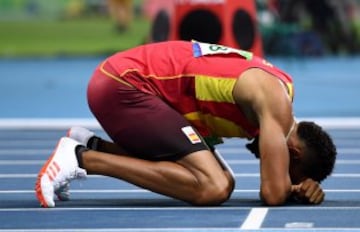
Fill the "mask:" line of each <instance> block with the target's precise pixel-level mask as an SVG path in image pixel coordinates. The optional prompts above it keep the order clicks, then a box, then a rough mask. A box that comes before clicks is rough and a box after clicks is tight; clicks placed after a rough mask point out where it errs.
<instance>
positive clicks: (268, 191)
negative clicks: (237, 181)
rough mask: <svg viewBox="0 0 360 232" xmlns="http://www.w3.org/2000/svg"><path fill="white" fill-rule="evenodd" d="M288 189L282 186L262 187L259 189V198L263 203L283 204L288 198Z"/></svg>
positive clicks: (271, 204)
mask: <svg viewBox="0 0 360 232" xmlns="http://www.w3.org/2000/svg"><path fill="white" fill-rule="evenodd" d="M288 195H289V194H288V191H287V190H286V189H284V188H277V189H275V188H269V187H262V188H261V191H260V198H261V200H262V201H263V203H264V204H265V205H268V206H280V205H283V204H284V203H285V202H286V200H287V198H288Z"/></svg>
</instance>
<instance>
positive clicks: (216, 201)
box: [191, 179, 234, 206]
mask: <svg viewBox="0 0 360 232" xmlns="http://www.w3.org/2000/svg"><path fill="white" fill-rule="evenodd" d="M233 189H234V188H233V183H232V182H231V181H230V180H229V179H225V180H224V181H219V182H215V183H204V184H203V186H202V187H201V188H200V189H198V191H197V193H196V194H195V197H194V198H193V200H192V202H191V203H192V204H193V205H198V206H206V205H221V204H222V203H224V202H225V201H227V200H228V199H229V198H230V196H231V193H232V191H233Z"/></svg>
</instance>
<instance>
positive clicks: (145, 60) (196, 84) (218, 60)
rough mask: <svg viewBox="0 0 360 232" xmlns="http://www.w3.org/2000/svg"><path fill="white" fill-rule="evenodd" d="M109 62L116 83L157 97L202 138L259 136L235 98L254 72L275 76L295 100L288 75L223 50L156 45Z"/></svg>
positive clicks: (249, 56) (210, 46)
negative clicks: (240, 80)
mask: <svg viewBox="0 0 360 232" xmlns="http://www.w3.org/2000/svg"><path fill="white" fill-rule="evenodd" d="M106 62H107V63H108V65H111V66H112V68H113V69H114V70H115V71H116V72H117V74H118V75H117V76H116V77H113V78H114V79H116V80H118V81H120V82H124V83H127V84H130V85H132V86H134V87H136V88H137V89H139V90H140V91H143V92H146V93H149V94H153V95H156V96H159V97H160V98H162V99H163V100H164V101H166V102H167V103H168V104H169V105H170V106H171V107H173V108H174V109H175V110H177V111H178V112H179V113H181V114H183V115H184V117H185V118H186V119H187V120H189V121H190V122H191V123H192V125H193V126H194V127H195V128H196V129H197V130H198V131H199V133H200V134H201V135H202V136H204V137H246V138H252V137H254V136H256V135H257V134H258V130H259V128H258V127H257V126H255V125H252V124H251V123H250V122H249V120H247V119H246V117H245V115H244V114H243V112H242V111H241V110H240V109H239V107H238V106H237V105H236V104H235V101H234V98H233V95H232V91H233V88H234V85H235V82H236V80H237V78H239V76H240V75H241V74H242V73H243V72H244V71H246V70H248V69H250V68H260V69H263V70H265V71H267V72H269V73H271V74H272V75H274V76H276V77H277V78H278V79H279V80H280V81H281V82H282V83H283V84H284V86H285V88H286V90H287V92H288V94H289V97H290V98H291V99H292V98H293V95H294V91H293V84H292V79H291V77H290V76H289V75H287V74H286V73H284V72H283V71H281V70H280V69H278V68H276V67H275V66H273V65H272V64H270V63H268V62H266V61H265V60H264V59H261V58H259V57H256V56H253V54H252V53H250V52H246V51H242V50H238V49H233V48H229V47H225V46H221V45H215V44H207V43H200V42H196V41H193V42H185V41H169V42H161V43H154V44H148V45H143V46H140V47H137V48H133V49H130V50H127V51H125V52H120V53H117V54H115V55H113V56H111V57H110V58H108V59H107V61H106ZM104 71H105V72H106V70H104ZM254 78H256V77H254Z"/></svg>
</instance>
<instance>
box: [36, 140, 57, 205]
mask: <svg viewBox="0 0 360 232" xmlns="http://www.w3.org/2000/svg"><path fill="white" fill-rule="evenodd" d="M59 144H60V141H59V142H58V143H57V144H56V147H55V149H54V151H53V152H52V154H51V156H50V158H49V159H48V160H47V161H46V163H45V164H44V165H43V166H42V168H41V170H40V172H39V173H38V177H37V180H36V184H35V192H36V197H37V199H38V200H39V202H40V205H41V206H42V207H44V208H48V207H49V205H48V204H47V203H46V200H45V197H44V195H43V193H42V189H41V178H42V177H43V176H44V175H47V172H46V170H47V168H48V167H49V165H50V164H51V162H52V160H53V158H54V155H55V153H56V151H57V150H58V147H59Z"/></svg>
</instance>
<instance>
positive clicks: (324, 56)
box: [0, 0, 360, 118]
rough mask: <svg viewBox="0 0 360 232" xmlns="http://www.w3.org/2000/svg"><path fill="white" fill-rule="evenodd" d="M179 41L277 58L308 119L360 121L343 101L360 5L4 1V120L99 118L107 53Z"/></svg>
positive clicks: (0, 88) (353, 80) (357, 47)
mask: <svg viewBox="0 0 360 232" xmlns="http://www.w3.org/2000/svg"><path fill="white" fill-rule="evenodd" d="M173 39H182V40H190V39H196V40H200V41H204V42H212V43H220V44H224V45H228V46H232V47H236V48H241V49H244V50H250V51H252V52H254V53H255V54H257V55H259V56H263V57H265V58H267V59H268V60H270V61H272V62H273V63H275V64H276V65H278V66H280V68H282V69H284V70H285V71H287V72H288V73H290V74H291V75H293V77H294V79H295V84H296V85H297V86H298V89H299V91H298V92H297V98H296V99H299V100H298V101H295V106H296V112H297V113H298V114H300V116H324V115H325V116H358V115H359V111H360V110H359V109H358V108H359V107H357V106H356V105H355V104H354V103H353V102H345V101H343V99H350V98H351V99H353V98H356V97H357V92H358V86H359V83H360V81H359V78H358V77H357V76H358V67H360V66H359V65H360V63H359V53H360V0H312V1H311V0H241V1H240V0H52V1H48V0H0V118H14V117H91V114H90V112H89V111H88V109H87V103H86V85H87V81H88V78H89V77H90V76H91V73H92V71H93V70H94V68H95V67H96V65H97V64H98V63H99V62H100V61H101V60H102V59H103V58H104V57H106V56H107V55H110V54H112V53H114V52H117V51H121V50H125V49H128V48H131V47H134V46H137V45H140V44H145V43H150V42H157V41H165V40H173ZM340 89H346V91H344V92H341V94H340V92H339V90H340ZM336 93H339V94H336ZM339 95H341V97H342V98H339Z"/></svg>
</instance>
